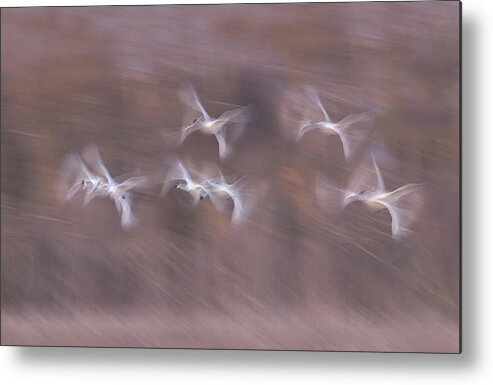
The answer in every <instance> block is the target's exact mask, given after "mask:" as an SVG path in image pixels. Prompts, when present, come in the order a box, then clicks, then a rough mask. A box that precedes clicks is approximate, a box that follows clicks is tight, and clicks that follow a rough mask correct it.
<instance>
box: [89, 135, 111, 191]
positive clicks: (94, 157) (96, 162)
mask: <svg viewBox="0 0 493 385" xmlns="http://www.w3.org/2000/svg"><path fill="white" fill-rule="evenodd" d="M82 156H83V157H84V159H85V160H86V161H88V163H89V164H90V165H91V166H93V167H94V169H95V170H97V171H98V172H100V173H101V174H102V175H103V176H104V177H105V178H106V180H107V181H108V183H109V184H110V185H113V184H114V183H115V181H114V180H113V178H112V177H111V175H110V173H109V171H108V169H107V168H106V166H105V165H104V163H103V161H102V159H101V157H100V155H99V151H98V149H97V147H96V146H94V145H89V146H87V147H86V148H85V149H84V150H82Z"/></svg>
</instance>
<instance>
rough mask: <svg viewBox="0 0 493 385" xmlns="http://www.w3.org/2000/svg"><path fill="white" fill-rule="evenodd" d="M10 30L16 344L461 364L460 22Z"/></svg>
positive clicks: (12, 328)
mask: <svg viewBox="0 0 493 385" xmlns="http://www.w3.org/2000/svg"><path fill="white" fill-rule="evenodd" d="M1 22H2V31H1V32H2V34H1V43H2V47H1V48H2V51H1V53H2V57H1V80H2V83H1V225H2V226H1V241H2V242H1V342H2V344H4V345H36V346H97V347H105V346H111V347H146V348H201V349H202V348H205V349H274V350H321V351H374V352H382V351H386V352H443V353H457V352H459V351H460V175H459V174H460V80H459V79H460V46H459V44H460V3H458V2H453V1H450V2H395V3H383V2H366V3H317V4H315V3H313V4H308V3H307V4H302V3H300V4H249V5H245V4H229V5H183V6H182V5H164V6H117V7H104V6H99V7H72V8H69V7H52V8H11V9H5V8H4V9H2V12H1Z"/></svg>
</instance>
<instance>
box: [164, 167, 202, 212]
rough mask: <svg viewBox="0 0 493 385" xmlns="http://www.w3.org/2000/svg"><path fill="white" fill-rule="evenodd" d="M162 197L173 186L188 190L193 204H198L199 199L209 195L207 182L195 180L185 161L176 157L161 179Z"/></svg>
mask: <svg viewBox="0 0 493 385" xmlns="http://www.w3.org/2000/svg"><path fill="white" fill-rule="evenodd" d="M161 183H162V185H163V186H162V188H161V197H164V196H165V195H166V194H167V193H168V191H169V190H170V189H172V188H175V189H177V190H182V191H185V192H187V193H188V194H189V195H190V197H191V198H192V206H196V205H197V204H198V203H199V201H201V200H203V199H205V198H206V197H207V188H206V185H205V182H198V181H195V180H194V179H193V178H192V176H191V175H190V172H189V171H188V169H187V168H186V167H185V165H184V164H183V162H182V161H181V160H179V159H175V160H174V162H173V164H172V166H171V169H170V171H169V172H168V173H167V175H166V176H165V178H164V180H161Z"/></svg>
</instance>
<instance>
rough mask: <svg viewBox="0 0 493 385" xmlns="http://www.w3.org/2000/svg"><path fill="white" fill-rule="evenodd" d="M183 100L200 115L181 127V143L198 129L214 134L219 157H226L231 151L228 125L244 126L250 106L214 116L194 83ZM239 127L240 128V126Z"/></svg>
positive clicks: (184, 94)
mask: <svg viewBox="0 0 493 385" xmlns="http://www.w3.org/2000/svg"><path fill="white" fill-rule="evenodd" d="M182 100H183V101H184V102H185V103H186V104H187V105H188V106H190V107H191V108H192V109H194V110H196V111H197V112H199V113H200V116H199V117H198V118H195V119H194V120H193V121H192V122H191V123H190V124H189V125H187V126H185V127H183V128H182V129H181V136H180V140H179V143H180V144H182V143H183V142H184V141H185V139H186V138H187V137H188V136H189V135H190V134H192V133H194V132H196V131H200V132H202V133H203V134H205V135H213V136H214V137H215V138H216V140H217V143H218V145H219V157H220V158H221V159H224V158H225V157H226V156H227V155H228V154H229V151H230V149H229V148H228V144H227V142H226V132H225V130H226V127H227V126H228V125H230V124H237V125H241V126H242V127H244V125H245V124H246V123H247V121H248V119H249V114H250V107H240V108H236V109H233V110H229V111H226V112H224V113H223V114H222V115H220V116H219V117H217V118H214V117H212V116H211V115H209V114H208V112H207V111H206V110H205V108H204V106H203V104H202V102H201V101H200V98H199V96H198V95H197V91H196V90H195V88H194V87H193V86H192V85H188V87H187V89H186V90H185V92H184V93H183V94H182ZM238 129H240V127H238Z"/></svg>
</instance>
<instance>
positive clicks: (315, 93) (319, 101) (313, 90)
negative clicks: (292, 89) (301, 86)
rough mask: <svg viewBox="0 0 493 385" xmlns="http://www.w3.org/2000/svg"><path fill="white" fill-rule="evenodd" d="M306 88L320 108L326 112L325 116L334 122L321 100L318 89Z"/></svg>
mask: <svg viewBox="0 0 493 385" xmlns="http://www.w3.org/2000/svg"><path fill="white" fill-rule="evenodd" d="M306 90H307V92H308V94H309V95H310V97H311V98H312V100H313V101H314V102H315V104H316V105H317V106H318V108H320V110H321V111H322V113H323V114H324V118H325V119H326V120H327V121H329V122H331V123H332V120H331V119H330V116H329V114H328V113H327V110H326V109H325V107H324V106H323V104H322V101H321V100H320V96H319V95H318V92H317V90H316V89H315V88H314V87H306Z"/></svg>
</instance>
